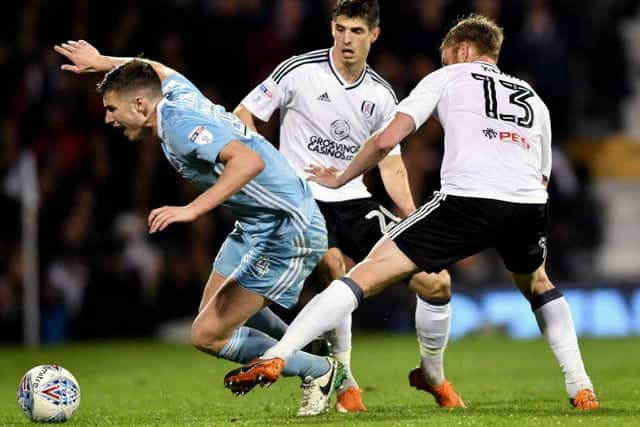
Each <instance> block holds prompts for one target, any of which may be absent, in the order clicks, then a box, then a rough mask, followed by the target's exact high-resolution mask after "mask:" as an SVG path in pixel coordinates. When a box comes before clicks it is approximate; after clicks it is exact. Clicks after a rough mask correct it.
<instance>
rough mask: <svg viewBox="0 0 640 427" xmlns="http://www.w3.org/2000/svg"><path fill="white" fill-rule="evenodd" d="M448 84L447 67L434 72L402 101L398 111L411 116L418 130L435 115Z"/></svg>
mask: <svg viewBox="0 0 640 427" xmlns="http://www.w3.org/2000/svg"><path fill="white" fill-rule="evenodd" d="M447 82H448V76H447V72H446V67H443V68H440V69H439V70H437V71H434V72H433V73H431V74H429V75H427V76H426V77H425V78H423V79H422V80H421V81H420V83H418V85H417V86H416V87H415V88H414V89H413V90H412V91H411V93H410V94H409V96H407V97H406V98H405V99H403V100H402V101H400V104H398V107H397V108H396V111H397V112H399V113H404V114H407V115H409V116H411V118H413V121H414V123H415V126H416V129H418V128H419V127H420V126H422V125H423V124H424V122H426V121H427V119H428V118H429V117H430V116H431V114H433V111H434V110H435V108H436V107H437V105H438V102H439V101H440V97H441V96H442V93H443V92H444V89H445V87H446V85H447Z"/></svg>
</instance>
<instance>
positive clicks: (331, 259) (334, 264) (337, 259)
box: [321, 249, 346, 283]
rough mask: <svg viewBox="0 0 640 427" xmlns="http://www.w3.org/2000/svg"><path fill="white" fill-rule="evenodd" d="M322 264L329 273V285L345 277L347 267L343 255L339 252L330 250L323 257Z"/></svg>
mask: <svg viewBox="0 0 640 427" xmlns="http://www.w3.org/2000/svg"><path fill="white" fill-rule="evenodd" d="M321 264H322V265H323V266H324V269H325V270H326V273H327V276H328V277H327V278H326V279H327V283H329V282H330V281H331V280H334V279H337V278H339V277H342V276H344V274H345V273H346V265H345V262H344V257H343V256H342V253H341V252H340V251H337V250H331V249H329V250H328V251H327V252H326V253H325V255H324V256H323V257H322V261H321Z"/></svg>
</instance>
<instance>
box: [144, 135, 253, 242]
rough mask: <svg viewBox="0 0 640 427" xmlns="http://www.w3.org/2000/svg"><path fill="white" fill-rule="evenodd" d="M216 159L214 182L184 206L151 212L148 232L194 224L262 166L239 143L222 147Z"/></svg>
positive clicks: (244, 146) (245, 147) (251, 177)
mask: <svg viewBox="0 0 640 427" xmlns="http://www.w3.org/2000/svg"><path fill="white" fill-rule="evenodd" d="M218 159H219V160H220V162H222V163H223V164H224V171H223V172H222V174H221V175H220V178H218V181H217V182H216V183H215V184H214V185H212V186H211V187H209V189H207V190H206V191H205V192H204V193H202V194H200V195H199V196H198V197H196V198H195V199H194V200H193V201H192V202H191V203H189V204H188V205H186V206H163V207H161V208H158V209H154V210H152V211H151V213H150V214H149V218H148V219H147V222H148V225H149V233H155V232H157V231H162V230H164V229H165V228H167V226H169V225H170V224H172V223H174V222H191V221H194V220H195V219H196V218H198V217H200V216H201V215H202V214H204V213H206V212H209V211H210V210H211V209H213V208H215V207H216V206H219V205H220V204H221V203H222V202H224V201H225V200H227V199H228V198H229V197H231V195H233V194H235V193H236V192H238V191H240V189H241V188H242V187H244V186H245V185H246V184H247V183H248V182H249V181H251V180H252V179H253V178H254V177H256V175H258V174H259V173H260V172H262V170H263V169H264V166H265V165H264V160H263V159H262V157H261V156H260V154H258V153H257V152H256V151H254V150H252V149H251V148H249V147H248V146H246V145H245V144H243V143H241V142H240V141H231V142H230V143H229V144H227V145H225V146H224V148H223V149H222V150H220V153H219V155H218ZM212 167H213V165H212Z"/></svg>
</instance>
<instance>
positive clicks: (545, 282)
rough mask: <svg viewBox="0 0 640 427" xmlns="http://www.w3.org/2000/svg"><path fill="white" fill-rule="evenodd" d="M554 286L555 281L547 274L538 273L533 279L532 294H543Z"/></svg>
mask: <svg viewBox="0 0 640 427" xmlns="http://www.w3.org/2000/svg"><path fill="white" fill-rule="evenodd" d="M553 288H554V286H553V283H551V280H549V276H547V275H546V274H536V275H534V276H533V279H532V280H531V296H536V295H541V294H543V293H545V292H547V291H549V290H551V289H553Z"/></svg>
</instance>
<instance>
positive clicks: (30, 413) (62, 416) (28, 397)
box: [18, 365, 80, 423]
mask: <svg viewBox="0 0 640 427" xmlns="http://www.w3.org/2000/svg"><path fill="white" fill-rule="evenodd" d="M18 404H19V405H20V408H21V409H22V412H24V414H25V415H26V416H27V417H28V418H29V419H30V420H32V421H38V422H49V423H55V422H64V421H67V420H68V419H70V418H71V417H72V416H73V414H74V413H75V412H76V410H77V409H78V406H80V386H79V385H78V381H77V380H76V378H75V377H74V376H73V375H72V374H71V372H69V371H67V370H66V369H64V368H63V367H62V366H58V365H40V366H36V367H35V368H32V369H30V370H29V372H27V373H26V374H24V376H23V377H22V380H20V384H19V385H18Z"/></svg>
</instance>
